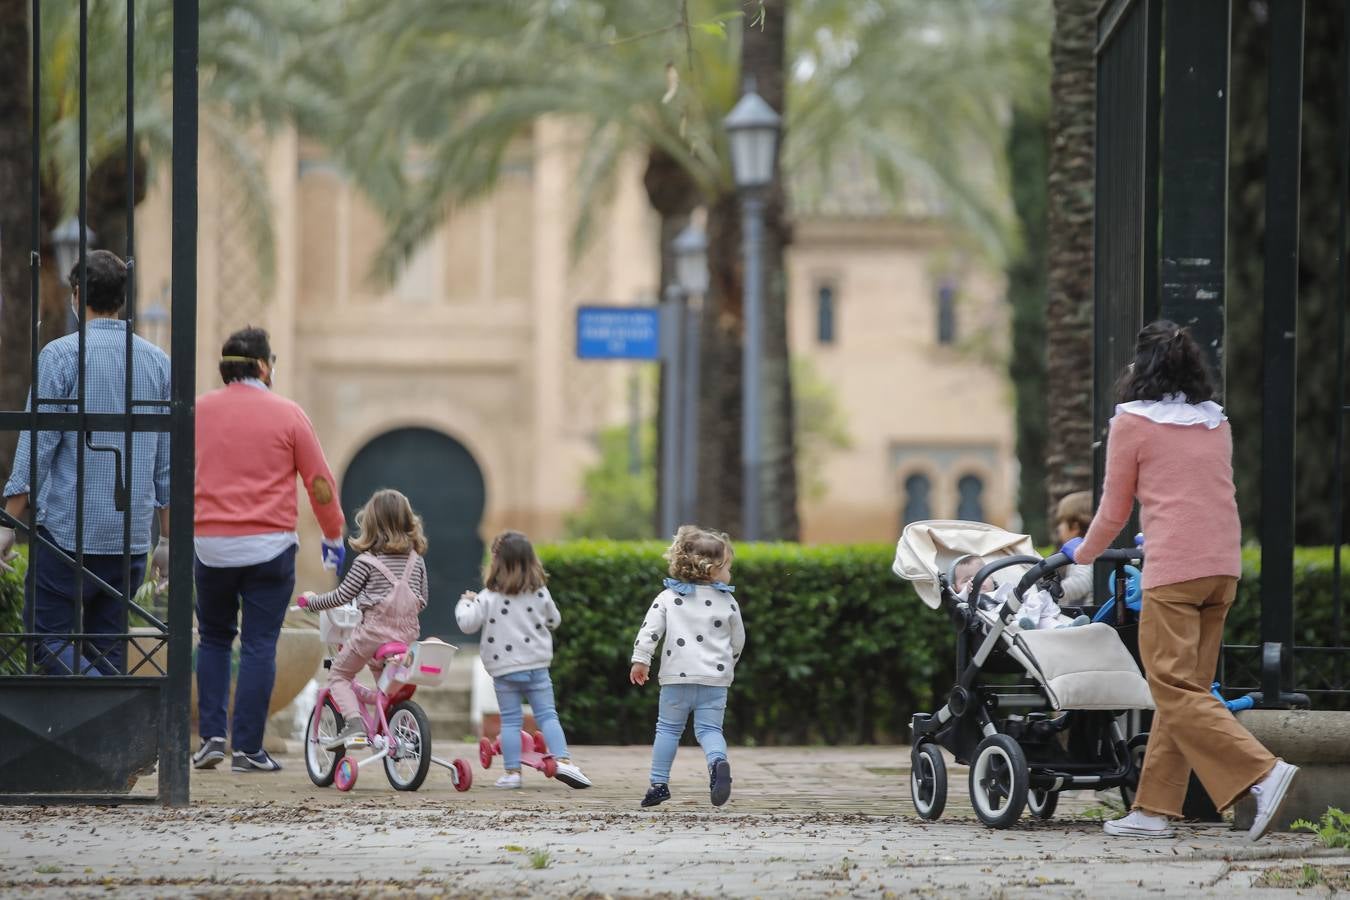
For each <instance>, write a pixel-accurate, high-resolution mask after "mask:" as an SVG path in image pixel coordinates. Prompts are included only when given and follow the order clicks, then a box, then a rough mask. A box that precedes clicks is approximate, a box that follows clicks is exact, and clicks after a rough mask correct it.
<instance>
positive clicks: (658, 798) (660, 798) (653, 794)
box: [642, 784, 670, 806]
mask: <svg viewBox="0 0 1350 900" xmlns="http://www.w3.org/2000/svg"><path fill="white" fill-rule="evenodd" d="M669 799H670V785H667V784H654V785H652V786H651V787H649V788H647V796H645V797H643V798H642V805H643V806H659V805H660V804H662V803H665V802H666V801H667V800H669Z"/></svg>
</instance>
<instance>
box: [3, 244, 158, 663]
mask: <svg viewBox="0 0 1350 900" xmlns="http://www.w3.org/2000/svg"><path fill="white" fill-rule="evenodd" d="M86 266H87V268H88V276H87V279H88V288H89V296H88V298H87V299H86V301H85V308H86V320H85V321H86V324H85V385H84V388H85V410H86V411H88V412H91V413H121V412H123V407H124V399H125V394H126V327H127V323H126V322H125V321H124V320H123V319H120V318H118V316H119V315H120V314H121V311H122V305H123V303H124V301H125V298H126V286H127V266H126V264H125V263H124V262H122V260H121V259H120V258H118V256H117V255H116V254H115V253H110V252H109V251H107V250H95V251H93V252H91V253H90V254H88V256H87V257H86ZM70 279H71V288H72V290H73V291H74V292H75V302H77V303H78V302H79V299H80V298H79V267H78V266H76V268H75V270H73V271H72V272H71V273H70ZM133 341H134V342H133V345H132V363H133V369H132V377H133V383H132V387H133V393H132V398H133V400H132V411H133V412H136V413H168V407H167V406H165V405H157V406H142V407H139V408H138V407H137V403H138V401H156V400H158V401H167V400H168V399H169V358H168V357H167V356H165V355H164V352H163V351H162V350H160V349H159V348H158V347H156V346H155V345H154V344H152V343H150V342H149V341H146V340H143V339H141V338H140V337H135V338H134V339H133ZM79 346H80V345H79V335H78V334H68V335H66V336H65V337H62V338H58V339H57V340H55V341H52V342H51V343H50V344H48V345H47V346H46V347H44V348H43V349H42V354H41V356H40V357H39V358H38V385H37V396H38V398H39V399H40V400H41V401H44V402H42V403H41V405H40V407H39V411H41V412H75V411H76V406H75V401H76V400H77V399H78V394H79V387H80V384H79V358H80V357H79ZM47 400H56V401H60V402H57V403H47V402H45V401H47ZM32 402H33V401H32V396H31V395H30V397H29V408H30V409H31V408H32ZM79 440H80V435H79V434H78V433H77V432H74V431H67V432H56V431H41V432H39V433H38V438H37V485H36V494H37V526H38V539H37V540H36V541H32V542H30V545H29V548H30V549H29V553H30V559H29V563H30V565H31V566H33V568H34V571H35V574H36V579H35V590H34V592H33V595H32V596H31V597H28V598H27V606H28V607H29V609H28V610H25V613H26V614H27V613H28V612H29V611H30V610H31V614H32V616H33V619H32V621H33V630H34V631H36V632H37V633H39V634H51V635H62V636H63V637H62V638H61V639H50V640H47V641H44V642H42V643H41V644H39V645H38V646H37V647H35V648H34V658H35V661H36V662H37V664H38V665H39V666H40V667H41V668H42V669H43V670H44V671H46V672H48V673H50V674H53V675H71V674H82V675H112V674H117V673H119V672H124V671H125V658H126V654H125V650H126V648H125V646H124V644H123V642H122V641H120V640H118V639H116V638H103V639H100V638H97V637H95V638H91V639H89V640H88V641H79V640H75V641H72V640H71V639H70V638H69V637H66V636H68V635H71V634H74V633H83V634H90V635H101V634H104V635H111V634H121V633H123V632H124V629H125V622H124V619H123V610H124V604H123V599H122V598H123V596H126V597H130V596H131V595H132V594H134V593H135V592H136V590H137V589H138V588H139V587H140V585H141V582H142V581H143V580H144V579H145V568H146V554H147V553H148V552H149V550H150V535H151V527H152V524H153V519H154V516H155V511H156V510H158V512H159V518H160V534H161V535H167V534H168V530H169V510H168V505H169V435H168V433H167V432H140V433H137V434H135V435H133V437H132V450H131V482H130V483H129V484H127V485H122V484H121V480H122V479H121V478H120V477H119V475H120V474H121V473H120V472H119V467H118V465H117V463H116V462H115V460H116V459H117V458H118V457H121V456H122V455H123V454H125V452H126V449H125V445H126V438H125V434H123V433H122V432H93V433H92V443H93V444H94V445H95V446H96V447H115V448H117V450H118V454H117V455H114V454H113V453H110V452H103V451H99V450H96V449H91V448H90V447H89V446H88V442H86V446H85V448H84V511H83V515H84V521H83V526H84V527H83V531H84V542H83V547H82V548H80V547H78V546H77V545H78V543H79V542H77V541H76V499H77V490H76V487H77V484H76V470H77V465H78V461H77V453H78V450H77V448H78V445H79ZM31 449H32V445H31V443H30V438H29V435H28V433H27V432H25V433H24V434H23V436H22V437H21V438H20V439H19V446H18V450H17V453H16V454H15V458H14V468H13V471H12V473H11V474H10V479H9V482H8V483H7V484H6V485H5V490H4V494H5V511H6V512H7V513H9V514H10V515H11V516H13V517H14V518H16V519H22V517H23V516H25V515H26V514H27V511H28V504H29V501H30V497H31V496H32V494H33V488H34V486H33V485H31V484H29V475H30V471H31V462H32V456H31V455H30V454H31ZM122 461H123V465H125V459H124V457H123V460H122ZM119 493H121V496H120V497H119ZM128 503H129V504H130V506H131V533H130V536H129V537H130V541H129V543H130V552H131V560H130V563H131V567H130V568H131V573H130V574H131V578H130V581H128V580H127V577H126V576H127V570H126V560H125V558H124V557H123V553H122V547H123V539H124V537H126V535H125V534H124V530H125V523H124V520H123V509H125V508H126V505H127V504H128ZM14 538H15V535H14V531H13V529H10V528H3V527H0V567H2V568H4V569H9V568H10V567H9V566H8V565H7V559H8V558H10V557H11V556H12V549H13V546H14ZM53 544H54V545H55V546H57V547H59V548H61V550H63V551H65V555H66V556H70V557H74V556H75V555H76V551H77V549H83V551H84V568H85V571H86V575H85V576H84V577H83V578H82V579H79V580H77V578H76V570H75V567H74V566H73V565H72V564H71V563H69V562H67V561H66V560H64V559H62V558H61V556H60V555H59V554H57V553H56V552H54V551H53V550H52V549H51V546H50V545H53ZM168 548H169V544H168V540H167V538H165V537H161V538H160V541H159V545H158V546H157V547H156V548H155V553H154V560H153V561H152V565H153V566H154V567H155V568H157V569H158V571H159V577H160V578H164V577H167V575H168V558H169V551H168ZM90 575H92V576H93V577H92V578H91V577H89V576H90ZM81 581H82V582H83V583H82V584H81V583H80V582H81ZM100 581H101V582H103V584H102V585H101V584H99V583H98V582H100ZM105 585H106V587H105ZM108 588H111V590H108ZM77 593H78V594H79V596H78V597H77ZM76 603H79V604H80V606H81V607H82V613H83V626H82V628H80V627H77V623H76V619H75V605H76ZM77 647H79V648H80V649H81V651H82V652H81V653H80V654H78V655H79V656H80V659H79V662H78V664H77V662H76V657H77V652H76V648H77Z"/></svg>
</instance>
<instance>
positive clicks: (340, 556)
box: [320, 538, 347, 572]
mask: <svg viewBox="0 0 1350 900" xmlns="http://www.w3.org/2000/svg"><path fill="white" fill-rule="evenodd" d="M320 552H321V553H322V554H323V567H324V568H325V569H327V570H328V571H330V572H336V571H337V570H338V569H341V568H342V563H343V562H345V561H346V559H347V547H346V545H345V544H344V543H343V542H342V538H338V539H337V540H330V539H329V538H324V539H323V544H322V546H321V547H320Z"/></svg>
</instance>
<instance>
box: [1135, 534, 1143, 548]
mask: <svg viewBox="0 0 1350 900" xmlns="http://www.w3.org/2000/svg"><path fill="white" fill-rule="evenodd" d="M1134 545H1135V546H1136V547H1142V546H1144V533H1143V532H1142V531H1141V532H1139V533H1138V534H1136V535H1135V536H1134Z"/></svg>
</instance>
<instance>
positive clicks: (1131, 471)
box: [1065, 321, 1298, 840]
mask: <svg viewBox="0 0 1350 900" xmlns="http://www.w3.org/2000/svg"><path fill="white" fill-rule="evenodd" d="M1213 397H1214V386H1213V383H1212V382H1211V381H1210V378H1209V374H1208V371H1207V369H1206V366H1205V361H1204V356H1203V355H1202V353H1201V350H1200V347H1199V346H1198V345H1197V344H1196V343H1195V340H1194V339H1193V338H1192V337H1191V336H1190V334H1188V333H1187V332H1186V331H1184V330H1183V329H1181V328H1180V327H1178V326H1177V325H1176V324H1175V323H1172V322H1168V321H1159V322H1154V323H1152V324H1150V325H1147V326H1145V327H1144V329H1143V330H1142V331H1140V332H1139V340H1138V344H1137V346H1136V348H1135V358H1134V362H1133V363H1131V364H1130V366H1129V368H1128V369H1126V371H1125V373H1124V375H1123V376H1122V378H1121V380H1120V386H1119V398H1120V404H1119V405H1118V406H1117V407H1116V415H1115V417H1114V418H1113V419H1111V433H1110V438H1109V440H1108V442H1107V447H1106V479H1105V481H1104V483H1103V485H1102V499H1101V504H1100V506H1099V507H1098V509H1097V515H1096V517H1095V518H1094V519H1093V520H1092V525H1091V527H1089V528H1088V533H1087V536H1086V537H1085V538H1083V539H1082V540H1081V541H1078V540H1077V539H1075V540H1074V541H1071V542H1070V543H1069V544H1067V545H1065V550H1066V552H1067V553H1069V555H1070V557H1071V558H1072V559H1074V561H1075V562H1077V563H1080V564H1089V563H1091V562H1092V561H1093V560H1095V559H1096V558H1097V557H1098V556H1099V555H1100V554H1101V552H1102V551H1103V550H1105V549H1106V547H1107V546H1108V545H1109V544H1110V543H1111V541H1112V540H1113V539H1114V538H1115V537H1116V536H1117V535H1118V534H1120V530H1121V529H1122V528H1123V527H1124V526H1125V523H1126V522H1127V521H1128V519H1129V517H1130V512H1131V510H1132V509H1133V508H1134V501H1135V499H1136V498H1137V499H1138V500H1139V506H1140V519H1141V523H1142V525H1143V529H1144V534H1146V535H1147V536H1148V545H1147V548H1148V551H1147V552H1148V556H1147V559H1146V562H1145V566H1144V581H1143V587H1144V608H1143V614H1142V616H1141V618H1140V621H1139V654H1140V658H1141V661H1142V662H1143V664H1144V669H1145V671H1146V673H1147V675H1148V682H1149V688H1150V690H1151V691H1152V693H1153V701H1154V703H1156V704H1157V708H1158V709H1157V713H1156V715H1155V716H1154V719H1153V728H1152V731H1151V732H1150V733H1149V739H1148V753H1147V755H1146V756H1145V758H1144V771H1143V775H1142V777H1141V778H1140V782H1139V791H1138V793H1137V795H1136V797H1135V804H1134V810H1133V811H1132V812H1130V814H1129V815H1127V816H1125V817H1124V818H1123V819H1117V820H1116V821H1113V822H1107V823H1106V833H1107V834H1111V835H1116V836H1124V837H1168V836H1170V835H1171V834H1172V833H1173V832H1172V828H1171V826H1170V825H1169V824H1168V818H1169V817H1175V818H1180V817H1181V805H1182V801H1183V799H1184V798H1185V794H1186V785H1187V782H1188V781H1189V778H1190V773H1191V772H1192V771H1194V772H1195V774H1196V777H1198V778H1199V779H1200V783H1201V784H1203V785H1204V786H1205V790H1206V791H1208V792H1209V795H1210V797H1211V798H1212V799H1213V800H1214V803H1215V805H1216V806H1218V808H1219V809H1226V808H1227V807H1229V806H1231V805H1232V804H1233V803H1235V802H1237V801H1238V800H1239V799H1241V798H1242V797H1243V796H1245V795H1246V794H1247V793H1248V792H1249V791H1250V792H1251V793H1252V794H1253V795H1254V796H1255V798H1256V807H1257V814H1256V821H1255V823H1254V824H1253V825H1252V829H1251V832H1250V834H1249V837H1250V838H1251V839H1252V840H1256V839H1258V838H1260V837H1261V836H1262V835H1264V834H1265V832H1266V831H1267V829H1269V827H1270V823H1271V820H1272V819H1274V818H1275V817H1276V816H1277V815H1278V813H1279V811H1280V807H1281V805H1282V804H1283V802H1284V799H1285V797H1286V796H1287V794H1288V791H1289V788H1290V786H1291V785H1292V784H1293V781H1294V777H1295V776H1296V775H1297V774H1298V769H1297V768H1296V767H1294V766H1291V765H1289V764H1288V763H1285V762H1284V761H1283V760H1278V759H1276V758H1275V757H1274V756H1272V755H1271V754H1270V752H1269V751H1267V750H1266V749H1265V748H1264V747H1263V746H1261V744H1260V743H1258V742H1257V740H1256V739H1255V738H1254V737H1252V736H1251V734H1250V733H1248V731H1247V730H1246V729H1245V728H1243V727H1242V725H1241V724H1239V723H1238V721H1237V720H1236V719H1235V718H1233V715H1232V713H1230V712H1229V711H1228V710H1227V708H1225V707H1224V705H1223V704H1222V703H1221V702H1219V701H1218V700H1217V699H1216V698H1215V697H1214V696H1213V695H1212V694H1210V692H1209V686H1210V684H1211V683H1212V682H1213V680H1214V672H1215V669H1216V667H1217V665H1218V658H1219V648H1220V645H1221V643H1222V640H1223V623H1224V619H1225V618H1226V617H1227V615H1228V609H1229V607H1230V606H1232V603H1233V598H1234V597H1235V596H1236V594H1237V580H1238V576H1240V575H1241V574H1242V559H1241V552H1240V551H1241V541H1242V533H1241V525H1240V523H1239V521H1238V510H1237V500H1236V498H1235V491H1234V488H1233V463H1232V456H1233V433H1232V430H1231V429H1230V427H1229V425H1228V418H1227V417H1226V416H1225V415H1224V414H1223V409H1222V408H1221V407H1220V406H1219V405H1218V404H1217V403H1215V402H1214V401H1213ZM1075 545H1077V546H1075Z"/></svg>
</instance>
